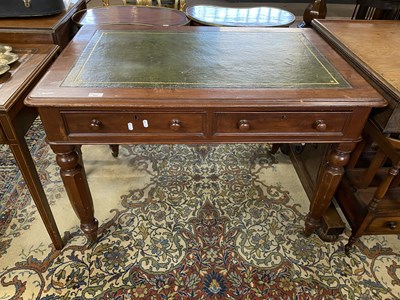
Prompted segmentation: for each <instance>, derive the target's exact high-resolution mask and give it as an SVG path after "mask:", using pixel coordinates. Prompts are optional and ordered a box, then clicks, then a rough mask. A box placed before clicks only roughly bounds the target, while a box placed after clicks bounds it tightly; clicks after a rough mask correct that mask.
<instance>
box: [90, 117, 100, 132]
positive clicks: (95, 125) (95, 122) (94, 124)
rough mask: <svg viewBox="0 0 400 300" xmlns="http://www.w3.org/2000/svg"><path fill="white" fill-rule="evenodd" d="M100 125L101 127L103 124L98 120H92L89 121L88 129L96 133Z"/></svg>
mask: <svg viewBox="0 0 400 300" xmlns="http://www.w3.org/2000/svg"><path fill="white" fill-rule="evenodd" d="M102 125H103V123H101V121H100V120H97V119H93V120H92V121H90V125H89V126H90V129H92V130H93V131H98V130H99V129H100V127H101V126H102Z"/></svg>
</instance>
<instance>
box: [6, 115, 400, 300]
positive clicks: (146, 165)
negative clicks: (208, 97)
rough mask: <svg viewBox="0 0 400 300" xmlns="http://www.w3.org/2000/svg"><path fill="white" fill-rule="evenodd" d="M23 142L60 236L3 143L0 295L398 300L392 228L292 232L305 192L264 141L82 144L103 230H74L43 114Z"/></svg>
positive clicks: (300, 219)
mask: <svg viewBox="0 0 400 300" xmlns="http://www.w3.org/2000/svg"><path fill="white" fill-rule="evenodd" d="M28 139H29V144H30V147H31V150H32V153H33V156H34V158H35V160H36V161H38V166H37V167H38V170H39V173H40V176H41V179H42V181H43V183H44V187H45V191H46V194H47V195H48V200H49V202H50V204H51V207H52V210H53V212H54V214H55V218H56V220H57V223H58V225H59V228H60V230H61V232H63V233H64V234H65V239H66V240H67V243H66V246H65V248H64V249H63V250H62V251H57V250H55V249H54V248H53V247H52V245H51V243H50V239H49V237H48V235H47V232H46V230H45V229H44V226H43V224H42V222H41V220H40V217H39V216H38V214H37V212H36V209H35V206H34V204H33V202H32V201H31V199H30V195H29V193H28V191H27V189H26V187H25V185H24V181H23V178H22V177H21V174H20V173H19V172H18V170H17V169H15V166H14V164H13V162H12V156H11V154H10V153H9V152H8V150H7V147H3V148H1V158H0V159H1V177H0V180H1V182H0V189H1V206H0V209H1V211H0V213H1V215H0V233H1V236H0V299H24V300H25V299H243V300H245V299H282V300H288V299H318V300H321V299H335V300H336V299H364V300H366V299H374V300H375V299H382V300H383V299H399V298H400V269H399V268H400V255H399V253H400V247H399V240H398V236H377V237H363V238H361V241H360V242H359V243H357V244H356V246H355V247H354V249H353V250H352V253H351V255H350V256H349V257H348V256H346V255H345V254H344V251H343V246H344V244H345V243H346V240H347V238H348V234H349V232H346V234H344V235H343V236H342V237H341V238H340V240H339V241H337V242H334V243H326V242H323V241H321V240H320V239H319V238H318V236H316V235H312V236H311V237H309V238H305V237H304V236H303V235H302V230H303V225H304V217H305V214H306V213H307V210H308V200H307V197H306V195H305V193H304V191H303V189H302V186H301V184H300V181H299V179H298V178H297V176H296V173H295V171H294V169H293V167H292V165H291V163H290V160H289V158H288V157H286V156H285V155H282V154H279V153H278V154H276V155H275V156H274V155H271V154H270V153H269V151H268V146H267V145H260V144H246V145H241V144H237V145H201V146H200V145H197V146H196V145H174V146H168V145H136V146H121V147H120V148H121V149H120V155H119V157H118V158H113V157H112V155H111V153H110V151H109V149H108V147H107V146H85V147H83V149H82V151H83V155H84V161H85V166H86V171H87V175H88V180H89V184H90V186H91V190H92V195H93V198H94V202H95V211H96V216H97V218H98V219H99V221H100V225H101V227H100V234H99V241H98V243H96V244H93V245H90V244H89V243H87V240H86V238H85V236H84V235H83V234H82V233H81V232H80V230H79V227H78V224H79V223H78V220H77V218H76V217H75V215H74V213H73V210H72V208H71V207H70V205H69V202H68V199H67V197H66V195H65V192H64V190H63V186H62V183H61V181H60V177H59V175H58V168H57V167H56V166H55V163H54V154H53V153H52V152H51V151H50V149H49V147H48V146H47V145H46V144H45V142H44V138H43V132H42V129H41V127H40V123H39V122H36V123H35V124H34V126H33V128H32V129H31V131H30V132H29V134H28Z"/></svg>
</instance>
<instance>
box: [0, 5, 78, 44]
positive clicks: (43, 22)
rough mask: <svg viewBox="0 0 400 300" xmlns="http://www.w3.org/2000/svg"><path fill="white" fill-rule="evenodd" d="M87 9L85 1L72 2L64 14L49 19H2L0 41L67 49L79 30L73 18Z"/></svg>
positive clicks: (0, 20)
mask: <svg viewBox="0 0 400 300" xmlns="http://www.w3.org/2000/svg"><path fill="white" fill-rule="evenodd" d="M85 8H86V1H85V0H71V1H70V4H69V6H68V7H67V8H66V10H65V11H64V12H63V13H60V14H57V15H53V16H48V17H31V18H4V19H0V40H1V42H2V43H6V44H7V43H8V44H9V43H20V42H21V41H29V43H35V44H56V45H59V46H60V47H61V49H63V48H65V46H66V45H67V44H68V42H69V41H70V40H71V38H72V37H73V36H74V35H75V34H76V32H77V30H78V28H77V27H76V26H75V25H74V24H73V22H72V21H71V17H72V16H73V14H74V13H76V12H77V11H79V10H82V9H85Z"/></svg>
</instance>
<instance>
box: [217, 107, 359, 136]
mask: <svg viewBox="0 0 400 300" xmlns="http://www.w3.org/2000/svg"><path fill="white" fill-rule="evenodd" d="M350 116H351V112H326V113H324V112H322V113H321V112H265V113H263V112H238V113H223V112H221V113H216V123H215V130H214V132H215V134H216V135H241V134H243V135H249V134H250V135H251V134H260V135H262V134H266V135H271V134H277V135H285V134H287V135H292V134H296V135H302V134H304V135H310V134H315V135H335V136H338V135H339V136H341V135H343V131H344V128H345V127H346V125H345V124H347V121H348V119H349V117H350Z"/></svg>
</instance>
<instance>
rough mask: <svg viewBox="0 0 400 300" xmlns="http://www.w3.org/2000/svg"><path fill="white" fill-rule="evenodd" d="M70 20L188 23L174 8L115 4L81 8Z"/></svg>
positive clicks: (79, 22) (100, 22)
mask: <svg viewBox="0 0 400 300" xmlns="http://www.w3.org/2000/svg"><path fill="white" fill-rule="evenodd" d="M72 20H73V21H74V22H75V23H77V24H78V25H100V24H135V25H145V26H183V25H186V24H188V23H189V19H188V18H187V17H186V14H185V13H183V12H181V11H179V10H176V9H171V8H166V7H155V6H132V5H115V6H109V7H95V8H91V9H86V10H81V11H79V12H77V13H75V14H74V16H73V17H72Z"/></svg>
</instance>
